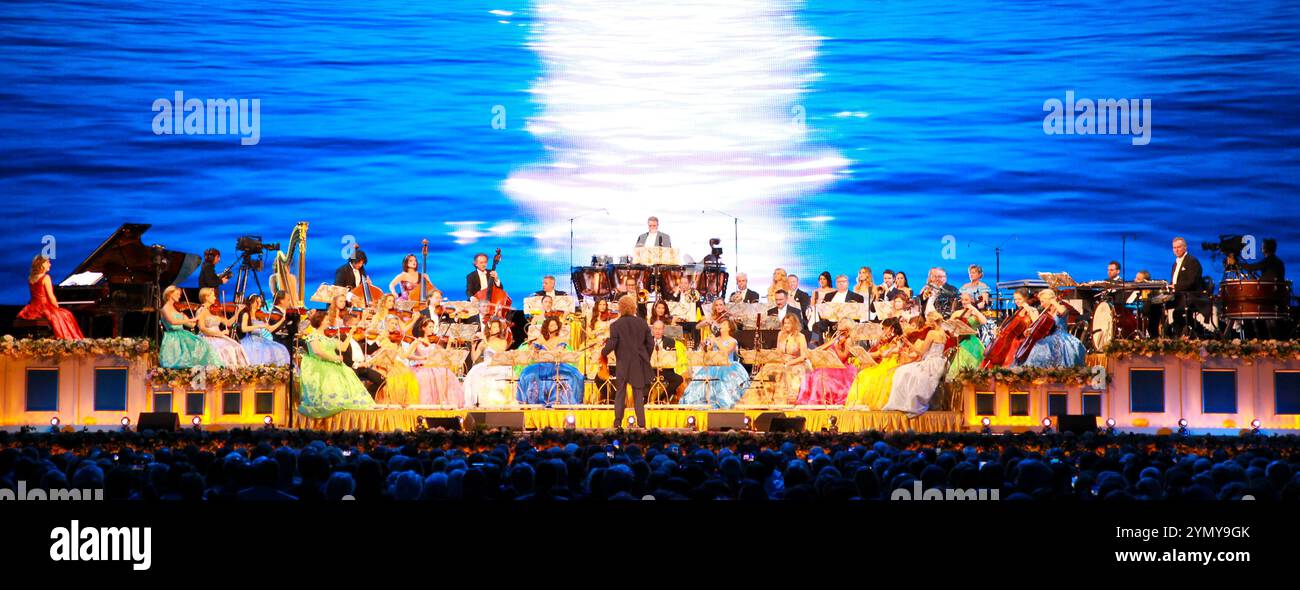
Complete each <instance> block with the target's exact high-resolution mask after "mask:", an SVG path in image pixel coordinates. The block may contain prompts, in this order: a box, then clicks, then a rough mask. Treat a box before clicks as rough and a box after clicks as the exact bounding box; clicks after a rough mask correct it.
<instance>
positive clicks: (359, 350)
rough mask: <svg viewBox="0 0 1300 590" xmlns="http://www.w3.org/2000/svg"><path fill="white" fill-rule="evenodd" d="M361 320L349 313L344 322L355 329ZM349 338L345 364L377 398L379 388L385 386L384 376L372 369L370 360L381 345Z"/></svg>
mask: <svg viewBox="0 0 1300 590" xmlns="http://www.w3.org/2000/svg"><path fill="white" fill-rule="evenodd" d="M359 320H360V318H359V317H358V316H357V315H356V314H353V313H349V314H348V316H347V318H346V319H345V320H344V325H345V326H347V327H348V328H353V327H356V325H357V322H358V321H359ZM347 338H348V346H347V348H345V349H343V364H345V365H347V366H348V367H349V368H351V369H352V371H353V372H354V373H356V374H357V377H358V378H359V379H361V384H362V385H365V386H366V391H368V392H370V397H375V394H376V393H377V392H378V391H379V388H380V387H382V386H383V384H384V374H383V373H380V372H379V371H376V370H374V369H373V368H371V366H370V361H369V358H370V356H371V355H374V354H375V353H377V352H379V345H378V344H376V343H374V342H369V341H366V340H360V341H358V340H357V339H356V338H353V337H351V336H348V337H347Z"/></svg>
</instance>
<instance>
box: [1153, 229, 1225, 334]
mask: <svg viewBox="0 0 1300 590" xmlns="http://www.w3.org/2000/svg"><path fill="white" fill-rule="evenodd" d="M1173 251H1174V264H1173V268H1172V269H1170V275H1169V276H1170V280H1169V285H1170V286H1171V287H1172V288H1173V291H1174V299H1173V301H1170V302H1169V303H1167V304H1166V305H1163V306H1161V305H1153V306H1151V313H1152V314H1154V316H1155V317H1151V318H1149V322H1148V325H1150V326H1161V325H1164V321H1163V320H1164V317H1165V309H1168V306H1173V310H1174V318H1173V325H1172V326H1171V327H1172V329H1173V335H1181V334H1182V333H1183V332H1184V330H1187V329H1189V328H1190V326H1191V325H1192V314H1193V313H1194V312H1196V311H1200V312H1201V313H1202V315H1204V316H1205V317H1207V318H1208V317H1210V313H1211V312H1210V309H1209V301H1208V300H1207V299H1206V298H1205V293H1204V291H1205V284H1204V281H1203V280H1202V278H1201V262H1200V261H1199V260H1197V259H1196V257H1195V256H1192V255H1191V254H1189V253H1188V252H1187V240H1185V239H1183V238H1182V237H1177V238H1174V241H1173Z"/></svg>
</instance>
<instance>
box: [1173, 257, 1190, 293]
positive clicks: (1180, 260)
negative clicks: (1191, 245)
mask: <svg viewBox="0 0 1300 590" xmlns="http://www.w3.org/2000/svg"><path fill="white" fill-rule="evenodd" d="M1184 258H1187V255H1186V254H1183V255H1182V256H1179V257H1178V262H1177V263H1176V264H1175V266H1174V280H1173V281H1170V282H1172V283H1173V285H1170V286H1172V287H1174V288H1175V289H1176V288H1177V286H1176V285H1178V275H1180V274H1182V272H1183V259H1184Z"/></svg>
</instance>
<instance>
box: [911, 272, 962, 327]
mask: <svg viewBox="0 0 1300 590" xmlns="http://www.w3.org/2000/svg"><path fill="white" fill-rule="evenodd" d="M916 301H917V303H918V304H919V306H920V308H921V313H923V314H925V315H926V316H929V315H930V312H938V313H939V314H941V315H942V314H947V313H949V312H951V311H952V308H953V307H954V306H955V304H956V303H957V288H956V287H953V286H952V285H949V284H948V271H945V270H944V269H943V268H942V267H938V266H936V267H933V268H931V269H930V272H929V274H928V275H926V279H925V287H923V288H922V289H921V294H920V295H919V296H917V300H916Z"/></svg>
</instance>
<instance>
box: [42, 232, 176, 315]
mask: <svg viewBox="0 0 1300 590" xmlns="http://www.w3.org/2000/svg"><path fill="white" fill-rule="evenodd" d="M150 227H152V226H151V225H149V224H147V223H124V224H122V227H119V228H117V231H115V232H113V235H111V236H109V237H108V239H107V240H104V243H102V244H100V245H99V247H98V248H95V251H94V252H92V253H91V254H90V256H87V257H86V259H85V260H83V261H81V264H79V265H77V267H76V268H75V269H73V270H72V273H71V274H70V275H68V277H67V278H65V279H63V281H61V282H60V283H59V284H58V285H57V286H55V287H54V295H55V297H58V299H59V305H60V306H61V307H63V308H65V309H68V310H69V311H71V312H72V313H73V315H75V316H76V317H77V321H78V322H80V323H81V324H82V326H83V328H89V329H87V330H83V331H84V332H85V333H86V335H87V336H100V335H102V333H103V332H102V331H98V330H96V327H97V326H96V322H97V321H98V320H102V319H104V318H109V319H110V320H111V326H112V327H111V334H112V335H113V336H114V337H116V336H120V335H123V320H124V318H127V317H130V316H132V315H136V316H143V318H142V321H140V322H132V324H131V325H130V326H129V327H130V328H134V329H131V330H130V332H131V333H130V334H127V335H135V336H145V335H149V334H152V333H153V324H154V323H156V322H155V321H154V319H153V318H154V317H155V316H154V315H153V314H154V312H155V311H157V310H155V309H154V293H153V286H154V285H158V286H159V287H158V288H159V289H160V290H161V289H165V288H166V287H167V286H169V285H173V284H176V283H179V282H181V281H184V280H185V279H187V278H189V276H190V275H191V274H193V273H194V270H195V269H196V268H198V267H199V263H200V262H201V259H200V258H199V256H198V255H196V254H187V253H185V252H177V251H174V250H168V249H166V248H163V247H162V246H160V245H153V246H146V245H144V242H142V241H141V236H142V235H143V234H144V232H146V231H148V230H149V228H150Z"/></svg>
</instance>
